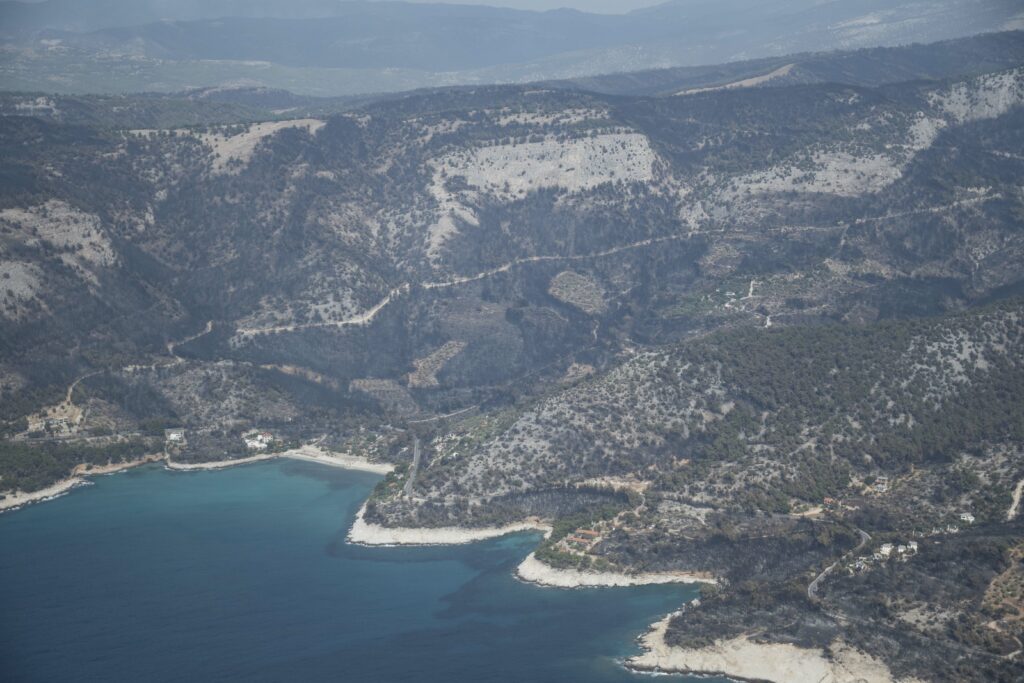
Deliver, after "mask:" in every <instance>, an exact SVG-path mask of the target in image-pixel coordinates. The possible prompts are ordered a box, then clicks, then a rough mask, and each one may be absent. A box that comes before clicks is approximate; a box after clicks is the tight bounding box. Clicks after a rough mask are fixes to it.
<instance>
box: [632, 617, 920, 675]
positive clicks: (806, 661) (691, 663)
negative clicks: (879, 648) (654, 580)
mask: <svg viewBox="0 0 1024 683" xmlns="http://www.w3.org/2000/svg"><path fill="white" fill-rule="evenodd" d="M679 614H680V612H678V611H677V612H673V613H671V614H669V615H668V616H666V617H665V618H663V619H661V620H660V621H657V622H655V623H654V624H653V625H652V626H651V629H650V630H649V631H648V632H647V633H646V634H644V635H643V636H641V637H640V644H641V647H642V648H643V650H644V652H643V653H642V654H639V655H634V656H633V657H630V658H628V659H627V660H626V661H625V667H626V668H627V669H629V670H630V671H635V672H637V673H647V674H684V675H692V676H693V675H695V676H724V677H726V678H729V679H732V680H736V681H749V682H750V683H821V682H822V681H827V682H828V683H859V682H861V681H871V683H921V682H920V681H919V679H916V678H909V679H907V678H895V677H894V676H893V675H892V672H891V671H890V670H889V667H888V666H886V665H885V663H884V662H882V661H881V660H879V659H877V658H875V657H873V656H872V655H870V654H868V653H866V652H863V651H861V650H857V649H855V648H853V647H851V646H850V645H847V644H846V643H843V642H841V641H835V642H833V643H832V644H831V645H830V646H829V649H828V651H827V652H826V651H825V650H819V649H809V648H801V647H797V646H795V645H791V644H789V643H757V642H754V641H753V640H751V639H750V638H749V637H748V636H746V635H741V636H737V637H735V638H732V639H730V640H724V641H723V640H718V641H715V642H714V644H712V645H709V646H707V647H702V648H680V647H674V646H672V645H669V644H668V643H666V642H665V634H666V632H667V631H668V625H669V622H670V621H671V620H672V618H673V617H675V616H678V615H679Z"/></svg>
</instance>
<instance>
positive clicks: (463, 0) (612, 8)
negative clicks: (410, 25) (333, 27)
mask: <svg viewBox="0 0 1024 683" xmlns="http://www.w3.org/2000/svg"><path fill="white" fill-rule="evenodd" d="M409 1H410V2H445V3H449V4H458V5H493V6H495V7H514V8H516V9H535V10H545V9H557V8H559V7H572V8H573V9H578V10H583V11H585V12H604V13H611V12H628V11H630V10H634V9H637V8H638V7H651V6H653V5H660V4H662V3H663V2H665V0H409Z"/></svg>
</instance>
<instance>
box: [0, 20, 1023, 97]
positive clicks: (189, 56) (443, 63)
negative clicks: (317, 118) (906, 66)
mask: <svg viewBox="0 0 1024 683" xmlns="http://www.w3.org/2000/svg"><path fill="white" fill-rule="evenodd" d="M1022 26H1024V10H1022V9H1021V7H1020V5H1019V3H1016V2H1013V1H1011V0H974V1H972V2H963V1H961V0H936V1H935V2H930V3H927V4H923V3H920V2H910V1H897V2H891V1H890V2H884V1H881V0H851V1H849V2H842V3H840V2H825V3H822V2H816V1H814V0H782V1H780V2H772V3H764V2H757V1H754V0H720V1H716V2H712V1H711V0H686V1H683V0H677V1H675V2H668V3H665V4H663V5H658V6H656V7H652V8H648V9H643V10H636V11H633V12H630V13H628V14H622V15H600V14H590V13H585V12H579V11H575V10H554V11H548V12H530V11H520V10H512V9H504V8H496V7H485V6H472V5H443V4H410V3H402V2H330V1H328V0H300V1H299V2H294V3H283V2H280V1H279V0H258V1H257V2H239V1H237V0H218V1H215V2H203V3H201V2H193V1H191V0H188V1H185V2H168V1H166V0H150V1H148V2H127V0H99V1H97V2H92V3H80V2H71V1H70V0H49V1H47V2H42V3H33V4H27V3H19V2H2V3H0V36H2V37H3V39H4V47H5V50H4V51H3V54H2V56H0V88H3V89H5V90H42V91H49V92H124V91H173V90H181V89H184V88H188V87H210V86H218V85H223V84H239V83H243V84H249V85H261V86H268V87H278V88H287V89H289V90H292V91H295V92H299V93H303V94H313V95H342V94H356V93H367V92H385V91H396V90H406V89H411V88H417V87H425V86H447V85H457V84H483V83H500V82H527V81H535V80H545V79H566V78H581V77H589V76H593V75H596V74H605V73H618V72H625V71H636V70H642V69H652V68H666V67H678V66H693V65H699V64H711V63H719V62H731V61H736V60H743V59H752V58H759V57H768V56H777V55H782V54H787V53H793V52H803V51H819V50H826V49H835V48H858V47H871V46H881V45H902V44H909V43H913V42H927V41H936V40H943V39H949V38H955V37H960V36H965V35H970V34H976V33H981V32H987V31H996V30H1006V29H1013V28H1018V27H1022Z"/></svg>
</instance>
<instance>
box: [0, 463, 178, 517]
mask: <svg viewBox="0 0 1024 683" xmlns="http://www.w3.org/2000/svg"><path fill="white" fill-rule="evenodd" d="M163 459H164V456H163V455H147V456H145V457H143V458H139V459H138V460H128V461H126V462H115V463H109V464H107V465H94V466H92V467H89V466H86V465H78V466H76V467H75V469H74V470H73V471H72V473H71V476H70V477H68V478H67V479H62V480H60V481H58V482H56V483H55V484H51V485H50V486H47V487H46V488H42V489H39V490H38V491H32V492H30V493H26V492H24V491H13V492H8V493H6V494H5V496H4V498H3V499H2V500H0V513H2V512H12V511H14V510H19V509H21V508H23V507H25V506H26V505H31V504H33V503H44V502H46V501H48V500H53V499H54V498H59V497H61V496H63V495H65V494H67V493H68V492H70V491H71V490H72V489H76V488H78V487H79V486H89V485H90V484H91V483H92V482H90V481H89V479H88V478H89V477H91V476H95V475H98V474H114V473H115V472H122V471H124V470H127V469H131V468H133V467H138V466H139V465H146V464H149V463H154V462H160V461H161V460H163Z"/></svg>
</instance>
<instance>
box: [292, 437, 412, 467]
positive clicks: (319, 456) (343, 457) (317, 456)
mask: <svg viewBox="0 0 1024 683" xmlns="http://www.w3.org/2000/svg"><path fill="white" fill-rule="evenodd" d="M280 456H281V457H282V458H291V459H293V460H306V461H308V462H318V463H320V464H321V465H329V466H331V467H340V468H342V469H346V470H360V471H362V472H374V473H376V474H387V473H388V472H390V471H391V470H393V469H395V466H394V465H392V464H391V463H389V462H373V461H372V460H367V459H366V458H363V457H360V456H358V455H351V454H349V453H333V452H331V451H325V450H324V449H322V448H320V447H319V446H316V445H312V444H308V445H305V446H299V447H298V448H293V449H292V450H290V451H285V452H284V453H281V454H280Z"/></svg>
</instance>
